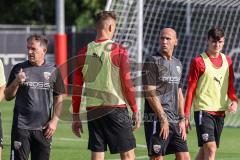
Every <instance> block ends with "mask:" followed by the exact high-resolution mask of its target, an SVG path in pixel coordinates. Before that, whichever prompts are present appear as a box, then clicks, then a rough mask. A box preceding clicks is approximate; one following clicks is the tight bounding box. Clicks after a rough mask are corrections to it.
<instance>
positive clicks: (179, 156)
mask: <svg viewBox="0 0 240 160" xmlns="http://www.w3.org/2000/svg"><path fill="white" fill-rule="evenodd" d="M175 156H176V160H190V155H189V152H177V153H175Z"/></svg>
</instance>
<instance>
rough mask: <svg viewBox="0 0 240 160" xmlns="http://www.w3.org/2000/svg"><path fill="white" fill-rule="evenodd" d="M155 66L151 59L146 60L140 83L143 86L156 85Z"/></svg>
mask: <svg viewBox="0 0 240 160" xmlns="http://www.w3.org/2000/svg"><path fill="white" fill-rule="evenodd" d="M157 68H158V67H157V65H156V63H154V61H153V59H151V58H148V59H147V60H146V62H145V63H144V65H143V70H142V83H143V85H154V86H156V85H157V77H158V71H157Z"/></svg>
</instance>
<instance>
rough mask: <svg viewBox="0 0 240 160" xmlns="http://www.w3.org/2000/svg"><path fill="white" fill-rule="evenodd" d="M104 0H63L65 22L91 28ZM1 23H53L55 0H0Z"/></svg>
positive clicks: (104, 3)
mask: <svg viewBox="0 0 240 160" xmlns="http://www.w3.org/2000/svg"><path fill="white" fill-rule="evenodd" d="M105 5H106V0H65V23H66V25H76V26H77V28H78V29H83V28H92V27H93V26H94V17H95V14H96V13H97V12H99V11H100V10H103V9H104V7H105ZM0 10H1V15H0V23H1V24H30V25H34V24H39V25H54V24H55V0H18V1H16V0H1V1H0Z"/></svg>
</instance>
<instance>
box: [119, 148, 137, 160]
mask: <svg viewBox="0 0 240 160" xmlns="http://www.w3.org/2000/svg"><path fill="white" fill-rule="evenodd" d="M120 156H121V160H134V159H135V153H134V149H132V150H130V151H127V152H122V153H120Z"/></svg>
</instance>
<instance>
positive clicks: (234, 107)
mask: <svg viewBox="0 0 240 160" xmlns="http://www.w3.org/2000/svg"><path fill="white" fill-rule="evenodd" d="M236 111H237V102H236V101H232V103H231V104H230V105H229V106H228V112H229V113H235V112H236Z"/></svg>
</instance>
